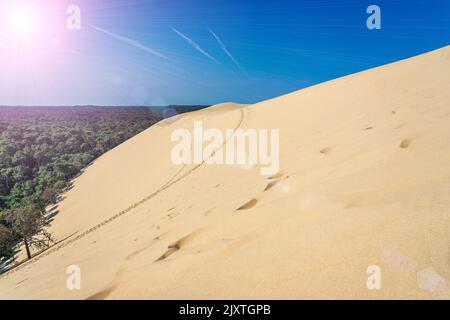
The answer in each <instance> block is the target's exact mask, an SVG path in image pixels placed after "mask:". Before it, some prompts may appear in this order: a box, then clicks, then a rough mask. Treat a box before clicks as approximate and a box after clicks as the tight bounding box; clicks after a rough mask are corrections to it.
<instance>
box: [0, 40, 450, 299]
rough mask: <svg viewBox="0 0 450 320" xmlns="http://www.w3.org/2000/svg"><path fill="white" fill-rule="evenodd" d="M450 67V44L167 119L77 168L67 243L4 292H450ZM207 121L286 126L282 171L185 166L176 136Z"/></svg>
mask: <svg viewBox="0 0 450 320" xmlns="http://www.w3.org/2000/svg"><path fill="white" fill-rule="evenodd" d="M448 70H450V47H445V48H442V49H439V50H436V51H433V52H430V53H427V54H424V55H420V56H417V57H414V58H411V59H407V60H403V61H400V62H397V63H393V64H389V65H386V66H382V67H378V68H375V69H371V70H368V71H364V72H361V73H357V74H353V75H349V76H346V77H343V78H339V79H336V80H333V81H329V82H326V83H323V84H320V85H317V86H314V87H310V88H307V89H304V90H300V91H297V92H294V93H291V94H288V95H284V96H281V97H278V98H274V99H271V100H267V101H263V102H260V103H257V104H254V105H237V104H232V103H227V104H221V105H217V106H214V107H211V108H208V109H205V110H200V111H195V112H192V113H188V114H183V115H179V116H176V117H174V118H171V119H167V120H164V121H162V122H160V123H159V124H157V125H155V126H153V127H151V128H150V129H148V130H146V131H144V132H142V133H141V134H139V135H137V136H135V137H134V138H132V139H130V140H128V141H127V142H126V143H124V144H122V145H120V146H118V147H117V148H115V149H113V150H111V151H110V152H108V153H106V154H104V155H103V156H102V157H100V158H99V159H97V160H96V161H95V163H94V164H93V165H92V166H90V167H88V168H87V169H86V171H85V173H84V174H83V175H81V176H80V177H78V178H77V179H76V180H75V182H74V188H73V189H71V190H70V191H68V192H67V194H66V195H65V199H64V201H63V202H61V203H60V205H59V211H60V213H59V214H58V215H57V216H56V218H55V220H54V222H53V224H52V227H51V231H52V232H53V233H54V235H55V236H56V238H57V239H60V240H61V239H66V240H64V241H62V242H61V243H59V244H57V245H56V246H55V247H54V248H52V249H50V250H48V251H47V252H45V253H43V254H42V255H40V256H37V257H36V258H35V259H33V260H32V261H30V262H29V263H26V264H24V265H22V266H21V267H19V268H16V269H15V270H13V271H12V272H10V273H7V274H5V275H4V276H2V277H1V278H0V288H1V290H0V299H13V298H21V299H50V298H57V299H166V298H172V299H197V298H202V299H228V298H231V299H303V298H325V299H330V298H344V299H348V298H358V299H370V298H374V299H381V298H403V299H409V298H419V299H448V298H450V260H449V259H448V255H449V252H450V241H449V240H450V232H449V231H450V215H449V212H450V211H449V210H450V183H449V181H450V166H449V165H448V159H450V145H449V144H448V141H450V126H449V120H450V93H449V90H448V84H449V83H450V76H449V74H450V73H449V72H448ZM194 121H203V122H204V123H205V125H207V126H208V127H210V128H219V129H221V130H225V129H229V128H233V129H235V130H236V129H238V128H242V129H245V128H264V129H277V128H278V129H280V156H281V158H280V172H279V173H277V174H275V175H273V176H270V177H265V176H262V175H260V172H259V168H258V166H254V167H242V166H231V165H206V164H205V163H202V164H198V165H183V166H177V165H174V164H173V163H172V161H171V159H170V154H171V148H172V147H173V143H172V142H171V140H170V135H171V132H172V131H173V130H174V129H177V128H187V129H191V128H192V124H193V122H194ZM69 265H78V266H79V267H80V268H81V275H82V278H81V279H82V280H81V283H82V284H81V286H82V288H81V290H68V289H67V287H66V280H67V277H68V274H67V273H66V268H67V266H69ZM373 265H375V266H379V268H380V270H381V274H382V278H381V279H382V280H381V289H380V290H369V289H368V287H367V279H368V277H369V275H368V274H367V272H366V271H367V269H368V267H369V266H373Z"/></svg>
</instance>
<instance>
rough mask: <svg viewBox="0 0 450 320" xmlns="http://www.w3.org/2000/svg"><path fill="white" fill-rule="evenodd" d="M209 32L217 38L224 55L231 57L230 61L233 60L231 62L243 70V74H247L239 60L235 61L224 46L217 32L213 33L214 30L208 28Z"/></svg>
mask: <svg viewBox="0 0 450 320" xmlns="http://www.w3.org/2000/svg"><path fill="white" fill-rule="evenodd" d="M209 32H211V34H212V35H213V37H214V38H215V39H216V40H217V42H218V43H219V45H220V47H221V48H222V50H223V51H224V52H225V53H226V55H227V56H228V57H229V58H230V59H231V61H233V63H234V64H235V65H236V67H237V68H238V69H239V70H240V71H241V72H243V73H244V74H247V72H245V70H244V69H242V67H241V65H240V64H239V62H237V60H236V59H235V58H234V56H233V55H232V54H231V52H230V51H228V49H227V47H226V46H225V44H224V43H223V42H222V40H221V39H220V38H219V36H218V35H217V34H215V32H214V31H212V30H211V29H209Z"/></svg>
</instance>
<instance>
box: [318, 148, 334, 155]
mask: <svg viewBox="0 0 450 320" xmlns="http://www.w3.org/2000/svg"><path fill="white" fill-rule="evenodd" d="M330 151H331V147H326V148H323V149H322V150H320V153H321V154H328V153H330Z"/></svg>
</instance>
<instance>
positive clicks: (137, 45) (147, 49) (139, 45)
mask: <svg viewBox="0 0 450 320" xmlns="http://www.w3.org/2000/svg"><path fill="white" fill-rule="evenodd" d="M90 27H91V28H93V29H95V30H97V31H100V32H102V33H104V34H106V35H108V36H110V37H112V38H114V39H117V40H120V41H122V42H124V43H126V44H129V45H130V46H133V47H135V48H138V49H141V50H144V51H145V52H147V53H150V54H152V55H154V56H157V57H159V58H162V59H166V60H169V58H168V57H167V56H165V55H164V54H162V53H159V52H158V51H155V50H153V49H152V48H150V47H148V46H146V45H144V44H142V43H140V42H138V41H136V40H133V39H130V38H127V37H124V36H121V35H119V34H116V33H113V32H111V31H108V30H105V29H102V28H99V27H97V26H94V25H90Z"/></svg>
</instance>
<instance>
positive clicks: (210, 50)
mask: <svg viewBox="0 0 450 320" xmlns="http://www.w3.org/2000/svg"><path fill="white" fill-rule="evenodd" d="M5 1H9V0H5ZM28 1H33V0H28ZM69 4H76V5H78V6H79V7H80V9H81V23H82V24H81V26H82V27H81V30H72V31H70V30H67V28H66V27H65V21H66V19H67V14H66V12H65V10H66V7H67V5H69ZM371 4H375V5H378V6H379V7H380V8H381V27H382V28H381V30H368V29H367V27H366V19H367V17H368V16H369V15H368V14H366V8H367V7H368V6H369V5H371ZM33 5H34V6H36V7H38V8H39V9H40V10H41V12H44V13H45V12H46V14H44V15H43V16H45V17H46V18H45V19H43V21H42V22H41V23H42V24H46V28H45V31H42V33H41V34H37V35H36V34H34V36H33V39H26V40H27V41H26V42H27V45H26V46H24V45H23V44H21V46H20V48H16V47H14V45H12V44H11V43H7V42H5V40H4V39H3V43H2V41H1V38H0V49H1V50H2V53H0V63H1V64H2V65H3V67H7V68H6V69H7V71H6V72H3V73H2V74H0V105H82V104H97V105H167V104H213V103H219V102H224V101H236V102H242V103H252V102H257V101H260V100H264V99H268V98H271V97H275V96H279V95H281V94H285V93H288V92H291V91H295V90H298V89H302V88H304V87H307V86H311V85H314V84H317V83H321V82H324V81H327V80H330V79H334V78H337V77H341V76H344V75H347V74H351V73H355V72H358V71H362V70H366V69H370V68H373V67H376V66H379V65H383V64H386V63H390V62H393V61H397V60H401V59H404V58H408V57H411V56H414V55H417V54H420V53H424V52H427V51H430V50H433V49H437V48H439V47H443V46H445V45H448V44H449V38H450V37H449V36H450V14H449V12H450V10H449V9H450V1H448V0H428V1H425V0H423V1H401V0H385V1H381V0H374V1H364V0H347V1H338V0H305V1H288V0H283V1H275V0H259V1H252V0H227V1H218V0H207V1H206V0H205V1H203V0H179V1H174V0H148V1H145V0H78V1H76V0H72V1H66V0H34V4H33ZM50 9H51V10H50ZM6 10H7V9H6ZM50 11H51V13H50ZM4 13H5V12H4ZM44 20H45V21H44ZM48 21H51V23H49V22H48ZM42 29H43V30H44V28H42ZM24 41H25V40H24ZM13 49H14V50H13ZM5 51H6V52H7V53H5Z"/></svg>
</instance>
